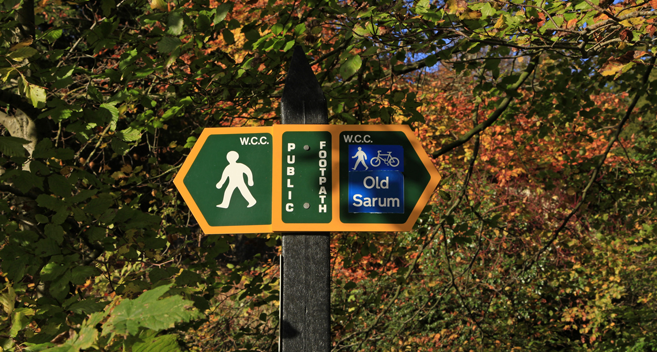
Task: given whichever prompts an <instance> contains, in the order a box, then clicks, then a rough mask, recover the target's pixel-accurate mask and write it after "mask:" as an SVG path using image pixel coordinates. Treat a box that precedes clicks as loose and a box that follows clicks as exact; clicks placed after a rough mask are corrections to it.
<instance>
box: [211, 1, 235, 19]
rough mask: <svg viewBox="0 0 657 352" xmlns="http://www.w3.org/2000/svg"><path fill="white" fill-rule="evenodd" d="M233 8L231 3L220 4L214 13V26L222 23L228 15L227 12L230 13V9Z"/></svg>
mask: <svg viewBox="0 0 657 352" xmlns="http://www.w3.org/2000/svg"><path fill="white" fill-rule="evenodd" d="M232 6H233V4H231V3H227V4H221V5H220V6H218V7H217V8H216V9H215V13H214V24H217V23H219V22H221V21H223V20H224V19H225V18H226V15H228V12H230V8H231V7H232Z"/></svg>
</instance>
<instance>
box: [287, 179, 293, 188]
mask: <svg viewBox="0 0 657 352" xmlns="http://www.w3.org/2000/svg"><path fill="white" fill-rule="evenodd" d="M287 188H294V185H293V184H292V182H291V180H290V179H289V178H288V179H287Z"/></svg>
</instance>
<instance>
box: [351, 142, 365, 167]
mask: <svg viewBox="0 0 657 352" xmlns="http://www.w3.org/2000/svg"><path fill="white" fill-rule="evenodd" d="M351 158H352V159H354V158H358V159H356V165H354V168H353V170H356V168H358V164H363V166H365V170H367V169H368V167H367V164H365V160H367V154H365V152H364V151H363V148H361V147H358V151H357V152H356V154H354V156H352V157H351Z"/></svg>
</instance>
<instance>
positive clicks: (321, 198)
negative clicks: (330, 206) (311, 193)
mask: <svg viewBox="0 0 657 352" xmlns="http://www.w3.org/2000/svg"><path fill="white" fill-rule="evenodd" d="M319 199H320V200H321V201H322V204H324V199H326V196H319Z"/></svg>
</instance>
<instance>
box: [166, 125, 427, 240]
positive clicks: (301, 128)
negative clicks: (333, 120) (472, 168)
mask: <svg viewBox="0 0 657 352" xmlns="http://www.w3.org/2000/svg"><path fill="white" fill-rule="evenodd" d="M345 131H347V132H403V133H404V135H405V136H406V138H407V139H408V141H409V143H410V144H411V145H412V146H413V149H414V150H415V153H417V155H418V157H419V159H420V160H421V161H422V163H423V164H424V167H425V169H426V170H427V172H428V173H429V175H430V179H429V182H428V184H427V186H426V187H425V188H424V190H423V191H422V194H421V195H420V198H419V199H418V200H417V202H416V204H415V206H414V207H413V211H412V212H411V214H410V215H409V216H408V219H407V221H406V222H404V223H400V224H391V223H361V224H359V223H343V222H342V221H341V220H340V185H339V182H340V169H339V167H340V162H339V157H340V133H342V132H345ZM285 132H329V133H330V134H331V161H332V171H331V177H332V179H331V185H332V189H331V196H332V205H331V219H332V220H331V222H329V223H322V224H317V223H294V224H291V223H284V222H283V220H282V219H283V217H282V211H283V208H282V204H283V187H282V185H283V145H282V141H283V133H285ZM244 133H269V134H271V136H272V153H273V155H272V158H273V159H272V204H271V208H272V209H271V212H272V219H271V224H269V225H239V226H236V225H231V226H211V225H210V224H208V222H207V220H206V219H205V217H204V216H203V213H201V210H200V209H199V207H198V206H197V205H196V202H195V201H194V199H193V198H192V195H191V194H190V193H189V190H187V187H185V184H184V182H183V179H184V177H185V176H186V175H187V173H188V172H189V169H190V168H191V166H192V164H193V163H194V160H196V157H197V156H198V154H199V152H200V150H201V148H203V145H204V144H205V141H206V140H207V139H208V137H209V136H211V135H229V134H244ZM277 161H278V162H277ZM173 182H174V184H175V185H176V188H178V191H179V192H180V194H181V195H182V197H183V199H184V201H185V203H186V204H187V206H188V207H189V209H190V211H191V212H192V214H193V215H194V218H195V219H196V221H197V222H198V223H199V225H200V227H201V230H203V232H204V233H205V234H206V235H216V234H233V233H234V234H237V233H272V232H408V231H411V230H412V229H413V225H415V222H416V221H417V219H418V217H419V216H420V213H422V210H423V209H424V206H425V205H426V204H427V202H428V201H429V199H430V198H431V195H432V194H433V192H434V190H435V189H436V187H437V186H438V183H439V182H440V175H439V173H438V171H437V170H436V167H435V165H434V164H433V163H432V162H431V159H429V157H428V156H427V154H426V152H425V151H424V148H423V147H422V144H421V143H420V141H418V139H417V138H416V136H415V134H413V131H412V130H411V128H410V127H409V126H407V125H274V126H266V127H209V128H205V129H204V130H203V132H202V133H201V135H200V136H199V138H198V140H197V141H196V144H195V145H194V147H193V148H192V150H191V151H190V153H189V155H188V156H187V158H185V161H184V162H183V165H182V166H181V167H180V170H179V171H178V173H177V175H176V177H175V178H174V180H173Z"/></svg>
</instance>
